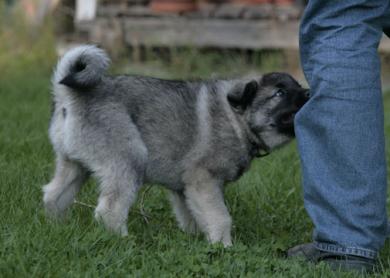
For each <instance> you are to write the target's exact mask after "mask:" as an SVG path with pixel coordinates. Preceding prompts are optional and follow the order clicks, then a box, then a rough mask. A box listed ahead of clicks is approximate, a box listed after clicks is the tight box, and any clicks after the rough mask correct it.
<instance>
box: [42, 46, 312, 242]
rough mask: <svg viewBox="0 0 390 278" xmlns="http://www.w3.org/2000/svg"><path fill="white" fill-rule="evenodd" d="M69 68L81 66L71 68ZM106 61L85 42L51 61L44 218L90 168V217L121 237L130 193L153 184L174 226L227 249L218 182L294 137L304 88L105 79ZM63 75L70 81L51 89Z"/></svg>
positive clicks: (283, 78) (278, 83) (265, 81)
mask: <svg viewBox="0 0 390 278" xmlns="http://www.w3.org/2000/svg"><path fill="white" fill-rule="evenodd" d="M77 63H83V64H84V65H85V67H84V68H83V69H81V70H80V71H74V70H73V69H74V65H75V64H77ZM108 64H109V60H108V58H107V55H106V54H105V53H104V52H103V51H102V50H100V49H98V48H96V47H93V46H84V47H80V48H76V49H73V50H71V51H70V52H69V53H67V54H65V56H64V57H63V58H62V59H61V60H60V61H59V64H58V66H57V70H56V72H55V74H54V78H53V97H54V113H53V115H52V119H51V124H50V129H49V135H50V139H51V142H52V144H53V147H54V150H55V152H56V156H57V170H56V173H55V176H54V178H53V180H52V181H51V182H50V183H49V184H48V185H46V186H45V187H44V198H43V199H44V203H45V207H46V211H47V213H48V214H49V215H51V216H55V217H59V216H61V215H63V214H64V212H65V210H66V209H67V208H68V207H69V206H70V205H71V204H72V201H73V199H74V197H75V195H76V194H77V192H78V191H79V189H80V188H81V186H82V183H83V182H84V180H85V178H86V175H87V174H86V173H87V172H91V173H92V174H93V175H94V176H95V177H96V178H97V179H98V180H99V181H100V190H101V193H100V197H99V201H98V205H97V208H96V211H95V216H96V218H97V219H98V220H101V221H102V222H103V223H104V225H105V226H106V227H107V228H108V229H110V230H112V231H115V232H117V233H120V234H121V235H127V226H126V221H127V215H128V210H129V208H130V206H131V204H132V203H133V202H134V199H135V197H136V193H137V191H138V190H139V188H140V187H141V186H142V185H143V184H144V183H146V182H148V183H158V184H161V185H163V186H165V187H166V188H168V189H170V190H171V191H172V194H171V202H172V204H173V208H174V212H175V214H176V216H177V220H178V223H179V226H180V227H181V228H182V229H183V230H185V231H188V232H195V231H197V230H200V231H202V232H204V233H205V235H206V236H207V238H208V240H209V241H210V242H222V243H223V244H224V245H225V246H229V245H231V237H230V229H231V218H230V215H229V212H228V210H227V208H226V206H225V204H224V198H223V186H224V184H225V183H226V182H228V181H234V180H236V179H237V178H239V177H240V176H241V174H242V173H243V172H244V170H246V169H248V168H249V165H250V162H251V160H252V159H253V158H254V156H255V155H256V154H258V152H259V151H270V150H272V149H274V148H276V147H279V146H281V145H283V144H285V143H287V142H288V141H290V140H291V139H292V138H293V136H294V134H293V122H292V119H293V115H294V113H295V112H297V111H298V109H299V108H300V107H301V106H302V105H303V104H304V103H305V101H306V100H307V97H306V96H305V93H306V90H305V89H303V88H301V87H300V85H299V84H298V83H297V82H296V81H295V80H294V79H293V78H292V77H290V76H289V75H287V74H283V73H272V74H268V75H265V76H264V77H263V78H261V79H260V78H259V80H257V81H251V82H249V81H250V80H249V81H248V80H239V79H237V80H209V81H192V82H189V81H188V82H187V81H169V80H161V79H157V78H151V77H142V76H107V75H105V74H104V70H105V69H106V67H107V65H108ZM65 77H68V79H69V80H72V82H70V83H68V84H66V82H62V84H60V83H61V81H62V80H63V79H64V78H65ZM64 84H65V85H64ZM280 90H284V92H285V93H284V94H283V96H282V95H279V93H277V92H279V91H280Z"/></svg>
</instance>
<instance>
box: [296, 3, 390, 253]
mask: <svg viewBox="0 0 390 278" xmlns="http://www.w3.org/2000/svg"><path fill="white" fill-rule="evenodd" d="M389 11H390V0H376V1H372V0H343V1H340V0H310V1H309V3H308V6H307V8H306V10H305V13H304V16H303V19H302V22H301V29H300V51H301V62H302V66H303V70H304V73H305V76H306V79H307V81H308V83H309V86H310V89H311V95H312V97H311V99H310V100H309V102H307V103H306V104H305V106H304V107H303V108H302V109H301V111H300V112H299V113H298V114H297V116H296V120H295V121H296V122H295V123H296V135H297V140H298V147H299V152H300V157H301V164H302V173H303V191H304V202H305V207H306V210H307V212H308V214H309V215H310V217H311V219H312V221H313V223H314V226H315V229H314V233H313V240H314V242H315V244H316V247H317V248H318V249H320V250H324V251H331V252H335V253H340V254H351V255H357V256H362V257H366V258H375V257H376V256H377V254H378V251H379V250H380V249H381V248H382V247H383V244H384V241H385V238H386V236H387V215H386V196H387V183H386V159H385V138H384V127H383V118H384V117H383V104H382V93H381V81H380V60H379V57H378V53H377V48H378V44H379V41H380V39H381V36H382V28H383V26H384V25H385V24H389V21H390V17H389Z"/></svg>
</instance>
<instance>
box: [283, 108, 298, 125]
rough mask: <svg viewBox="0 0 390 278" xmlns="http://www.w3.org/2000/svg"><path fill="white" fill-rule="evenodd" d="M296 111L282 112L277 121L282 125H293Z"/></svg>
mask: <svg viewBox="0 0 390 278" xmlns="http://www.w3.org/2000/svg"><path fill="white" fill-rule="evenodd" d="M296 113H297V111H293V112H289V113H285V114H282V115H281V117H280V118H279V122H280V123H281V124H282V125H293V124H294V118H295V114H296Z"/></svg>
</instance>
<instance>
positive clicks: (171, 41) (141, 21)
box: [78, 17, 390, 52]
mask: <svg viewBox="0 0 390 278" xmlns="http://www.w3.org/2000/svg"><path fill="white" fill-rule="evenodd" d="M112 21H118V22H117V23H118V24H117V25H119V26H121V28H123V30H122V31H123V32H122V34H123V40H124V43H125V44H127V45H130V46H138V45H147V46H168V47H173V46H190V47H220V48H239V49H273V48H276V49H292V50H294V49H295V50H297V49H298V30H299V21H290V22H285V23H283V22H278V21H275V20H244V19H235V20H227V19H201V18H186V17H166V18H145V17H139V18H137V17H123V18H117V19H115V18H111V19H107V18H101V17H100V18H98V19H97V20H96V21H95V22H89V24H88V23H87V22H86V23H85V24H84V25H82V24H79V26H78V27H79V29H82V30H87V29H89V32H90V33H92V34H93V33H96V32H98V33H100V34H103V35H104V34H105V33H107V34H108V33H110V32H111V31H112V30H110V28H108V27H107V26H110V25H111V24H112ZM110 22H111V23H110ZM97 29H99V30H97ZM102 29H106V30H102ZM102 39H104V38H102ZM94 41H96V40H94ZM96 42H98V41H96ZM379 50H380V51H381V52H390V39H388V38H387V37H385V36H384V37H383V39H382V42H381V44H380V46H379Z"/></svg>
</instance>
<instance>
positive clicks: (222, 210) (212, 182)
mask: <svg viewBox="0 0 390 278" xmlns="http://www.w3.org/2000/svg"><path fill="white" fill-rule="evenodd" d="M186 181H188V182H187V183H186V187H185V189H184V195H185V196H186V202H187V204H188V207H189V209H190V210H191V212H192V215H193V216H194V217H195V219H196V221H197V224H198V225H199V227H200V228H201V229H202V231H203V232H204V233H205V234H206V236H207V238H208V240H209V241H210V242H211V243H216V242H222V243H223V245H224V246H225V247H227V246H231V245H232V240H231V235H230V232H231V225H232V220H231V217H230V215H229V212H228V210H227V208H226V205H225V202H224V197H223V190H222V182H220V181H218V180H216V179H214V178H213V177H212V176H211V175H210V174H209V173H208V171H206V170H203V169H199V170H197V171H193V172H192V173H191V174H190V175H188V176H187V177H186Z"/></svg>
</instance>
